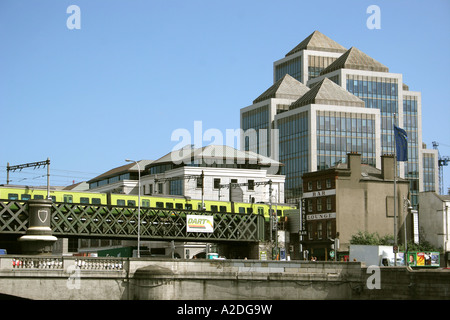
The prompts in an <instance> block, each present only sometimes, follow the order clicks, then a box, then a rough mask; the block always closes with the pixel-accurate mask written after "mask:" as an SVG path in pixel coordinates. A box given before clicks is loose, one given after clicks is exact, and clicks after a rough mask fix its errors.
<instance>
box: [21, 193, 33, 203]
mask: <svg viewBox="0 0 450 320" xmlns="http://www.w3.org/2000/svg"><path fill="white" fill-rule="evenodd" d="M30 199H31V195H29V194H21V195H20V200H25V201H28V200H30Z"/></svg>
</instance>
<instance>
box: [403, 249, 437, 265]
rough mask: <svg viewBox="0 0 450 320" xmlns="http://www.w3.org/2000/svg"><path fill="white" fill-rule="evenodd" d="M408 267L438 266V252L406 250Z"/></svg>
mask: <svg viewBox="0 0 450 320" xmlns="http://www.w3.org/2000/svg"><path fill="white" fill-rule="evenodd" d="M406 261H407V262H408V266H410V267H439V265H440V257H439V252H427V251H425V252H419V251H413V252H408V254H407V260H406Z"/></svg>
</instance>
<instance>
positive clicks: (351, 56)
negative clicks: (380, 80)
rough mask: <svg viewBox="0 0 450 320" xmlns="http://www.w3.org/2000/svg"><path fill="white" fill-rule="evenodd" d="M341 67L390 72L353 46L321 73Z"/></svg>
mask: <svg viewBox="0 0 450 320" xmlns="http://www.w3.org/2000/svg"><path fill="white" fill-rule="evenodd" d="M339 69H355V70H367V71H379V72H389V68H388V67H386V66H385V65H384V64H382V63H380V62H378V61H377V60H375V59H373V58H372V57H369V56H368V55H367V54H365V53H364V52H362V51H361V50H359V49H358V48H355V47H351V48H350V49H349V50H347V52H345V53H344V54H343V55H342V56H340V57H339V58H337V59H336V61H334V62H333V63H332V64H330V65H329V66H328V67H326V68H325V69H323V70H322V72H321V73H320V75H324V74H327V73H330V72H332V71H335V70H339Z"/></svg>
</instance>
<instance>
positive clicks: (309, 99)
mask: <svg viewBox="0 0 450 320" xmlns="http://www.w3.org/2000/svg"><path fill="white" fill-rule="evenodd" d="M308 104H327V105H335V106H348V107H363V108H364V107H365V104H364V101H362V100H361V99H359V98H358V97H356V96H355V95H353V94H351V93H350V92H348V91H347V90H345V89H344V88H342V87H341V86H339V85H337V84H336V83H334V82H333V81H331V80H330V79H328V78H324V79H322V80H321V81H319V82H318V83H316V84H315V85H314V86H313V87H312V88H311V90H309V91H308V92H307V93H306V94H305V95H303V97H301V98H300V99H298V100H297V101H295V102H294V103H293V104H291V106H290V108H289V109H290V110H292V109H295V108H299V107H302V106H306V105H308Z"/></svg>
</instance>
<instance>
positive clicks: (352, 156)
mask: <svg viewBox="0 0 450 320" xmlns="http://www.w3.org/2000/svg"><path fill="white" fill-rule="evenodd" d="M347 163H348V169H349V170H350V172H351V176H352V177H355V178H357V179H360V178H361V155H360V154H359V153H357V152H351V153H348V154H347Z"/></svg>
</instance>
